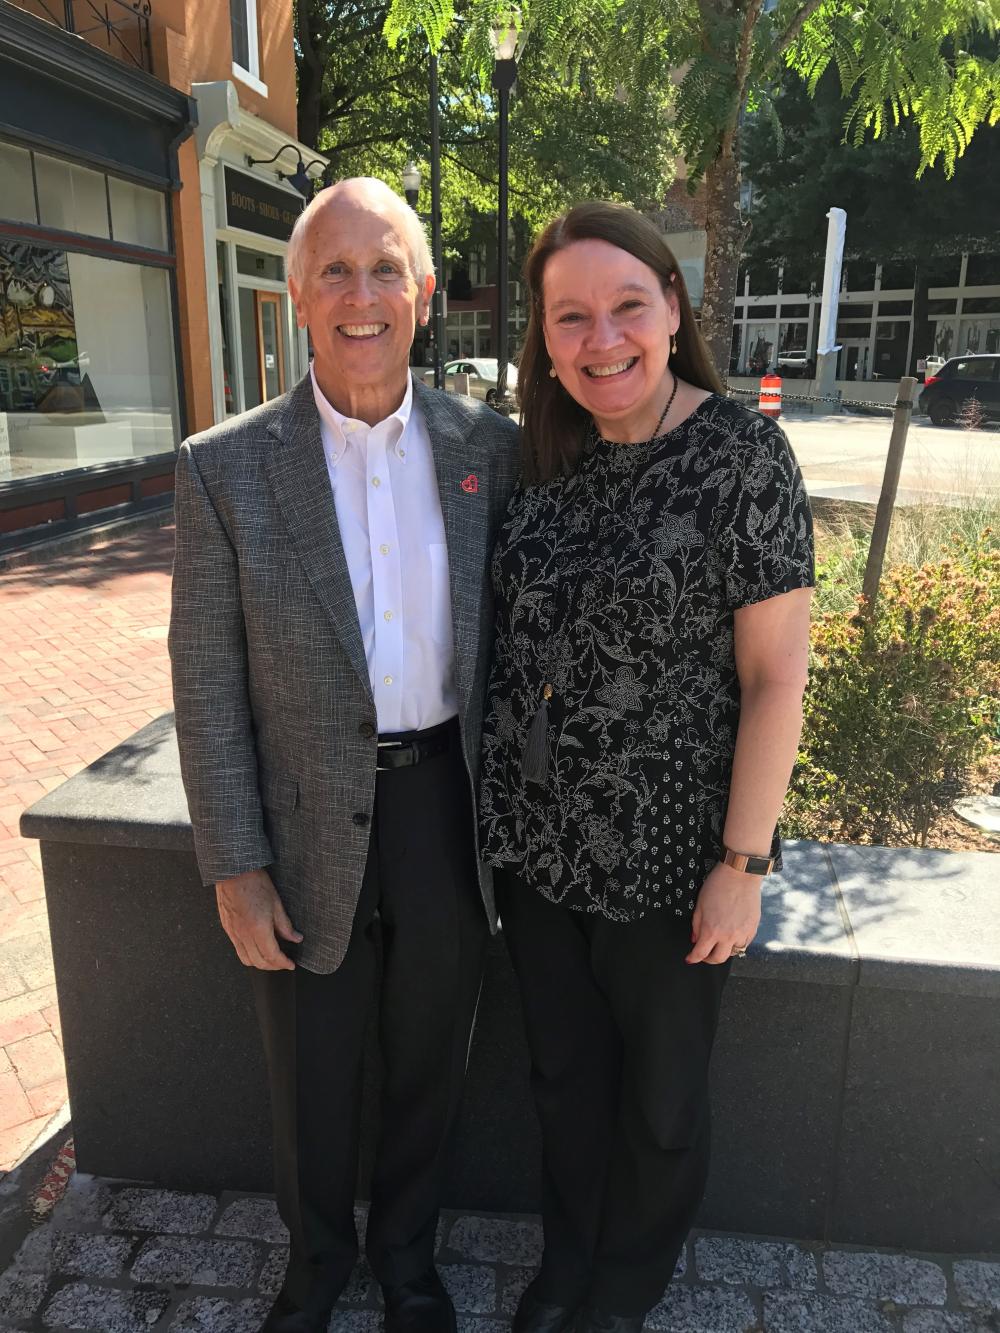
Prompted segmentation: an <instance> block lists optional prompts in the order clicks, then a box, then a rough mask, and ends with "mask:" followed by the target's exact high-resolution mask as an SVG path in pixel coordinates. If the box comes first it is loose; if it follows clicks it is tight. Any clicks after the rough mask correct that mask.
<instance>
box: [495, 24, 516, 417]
mask: <svg viewBox="0 0 1000 1333" xmlns="http://www.w3.org/2000/svg"><path fill="white" fill-rule="evenodd" d="M490 46H491V47H492V49H493V78H492V84H493V87H494V88H495V89H496V91H497V92H498V93H499V94H500V97H499V101H498V110H499V113H500V120H499V146H498V147H499V154H500V162H499V171H498V189H497V324H498V325H499V328H498V329H497V387H496V401H495V403H494V406H495V407H496V409H497V411H498V412H501V413H502V414H503V415H504V416H505V417H507V416H510V414H511V411H512V410H513V407H514V404H513V403H512V402H511V400H510V398H509V397H508V394H507V365H508V363H509V361H510V335H509V330H508V324H509V319H510V314H509V310H508V304H509V297H510V282H509V281H508V275H507V267H508V256H507V231H508V222H509V219H508V202H507V156H508V135H507V122H508V116H509V114H510V90H511V89H512V88H513V86H514V80H515V79H516V78H517V62H518V58H519V57H520V54H521V51H522V49H523V46H524V34H523V33H522V32H521V11H520V10H519V9H518V8H517V7H516V6H515V7H514V8H513V9H511V10H509V11H508V12H507V13H506V14H505V15H502V16H498V18H497V21H496V22H495V23H494V24H493V26H492V27H491V29H490Z"/></svg>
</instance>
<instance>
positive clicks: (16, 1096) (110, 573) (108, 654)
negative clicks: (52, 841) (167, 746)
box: [0, 528, 173, 1172]
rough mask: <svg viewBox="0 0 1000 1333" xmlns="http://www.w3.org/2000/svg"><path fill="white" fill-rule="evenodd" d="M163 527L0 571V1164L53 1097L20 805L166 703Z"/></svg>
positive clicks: (45, 974) (46, 976)
mask: <svg viewBox="0 0 1000 1333" xmlns="http://www.w3.org/2000/svg"><path fill="white" fill-rule="evenodd" d="M172 556H173V529H172V528H169V529H165V528H146V529H142V530H140V531H139V532H137V533H134V534H132V535H130V536H127V537H121V538H118V539H117V540H115V541H114V542H110V543H108V544H107V545H105V546H101V547H98V548H96V549H92V550H88V551H77V552H73V553H68V554H62V555H58V556H55V557H50V558H48V559H44V558H40V559H39V560H38V561H37V562H36V563H33V564H30V565H24V566H18V567H16V568H14V569H8V570H2V571H0V1172H3V1171H5V1170H9V1169H10V1168H11V1167H12V1166H13V1165H14V1164H15V1163H16V1162H17V1161H18V1159H19V1158H20V1157H21V1156H22V1155H23V1154H24V1152H25V1151H26V1150H27V1149H28V1148H29V1147H30V1146H31V1144H32V1143H33V1142H34V1140H35V1139H36V1138H37V1137H38V1136H39V1135H40V1134H41V1133H42V1132H43V1131H44V1130H45V1128H46V1126H47V1125H48V1123H49V1121H50V1120H51V1118H52V1116H53V1114H54V1113H56V1112H58V1111H59V1110H60V1108H61V1107H62V1105H63V1103H64V1101H65V1099H66V1082H65V1078H64V1074H63V1058H62V1050H61V1047H60V1045H59V1016H58V1012H57V1010H56V1004H55V986H54V984H53V983H54V978H53V973H52V957H51V953H50V950H49V936H48V922H47V920H46V916H45V901H44V892H43V888H42V874H41V870H40V868H39V866H40V857H39V851H38V844H37V843H35V842H30V841H27V840H25V839H22V838H21V837H20V836H19V834H18V819H19V818H20V815H21V812H22V810H24V809H25V807H26V806H28V805H30V804H31V803H32V802H33V801H35V800H36V799H37V798H38V797H39V796H41V795H43V794H44V793H45V792H47V791H50V790H51V789H52V788H53V787H56V786H58V785H59V783H61V782H63V781H64V780H65V779H66V778H67V777H71V776H72V775H73V774H74V773H77V772H79V770H80V769H81V768H84V767H85V766H86V765H87V764H89V763H92V762H93V760H95V759H97V758H98V757H99V756H100V755H102V754H103V753H104V752H105V751H106V750H108V749H109V748H110V747H111V746H113V745H114V744H115V743H116V742H118V741H120V740H123V739H124V738H125V737H126V736H129V735H131V734H132V733H133V732H134V731H136V730H137V729H138V728H139V727H142V726H144V725H145V724H146V723H147V722H149V721H150V719H152V718H154V717H158V716H159V715H160V714H161V713H162V712H163V711H164V710H165V709H167V708H169V707H170V677H169V668H168V662H167V645H166V634H167V617H168V607H169V589H170V562H171V559H172Z"/></svg>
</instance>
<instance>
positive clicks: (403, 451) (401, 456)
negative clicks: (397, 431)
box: [399, 449, 406, 458]
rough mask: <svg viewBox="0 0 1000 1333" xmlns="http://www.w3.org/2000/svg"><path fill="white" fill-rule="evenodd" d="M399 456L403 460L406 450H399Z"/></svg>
mask: <svg viewBox="0 0 1000 1333" xmlns="http://www.w3.org/2000/svg"><path fill="white" fill-rule="evenodd" d="M399 456H400V458H405V457H406V450H405V449H400V451H399Z"/></svg>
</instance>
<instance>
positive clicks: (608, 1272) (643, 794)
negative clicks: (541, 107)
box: [481, 203, 813, 1333]
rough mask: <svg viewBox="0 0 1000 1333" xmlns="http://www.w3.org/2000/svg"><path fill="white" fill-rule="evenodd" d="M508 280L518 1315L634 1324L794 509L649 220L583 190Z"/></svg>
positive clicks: (503, 757) (791, 702)
mask: <svg viewBox="0 0 1000 1333" xmlns="http://www.w3.org/2000/svg"><path fill="white" fill-rule="evenodd" d="M526 277H527V283H528V287H529V289H530V293H531V303H532V304H531V316H530V322H529V326H528V332H527V339H526V342H525V348H524V353H523V356H522V359H521V366H520V371H519V390H520V394H521V401H522V408H523V425H524V446H525V447H524V482H523V484H522V485H521V486H520V487H519V488H518V490H517V491H516V493H515V495H514V497H513V499H512V501H511V504H510V509H509V512H508V515H507V518H506V521H505V525H504V527H503V529H502V531H501V534H500V538H499V542H498V544H497V547H496V551H495V554H494V558H493V579H494V586H495V591H496V603H497V636H496V659H495V664H494V668H493V674H492V679H491V684H490V695H489V700H488V706H487V717H486V723H485V728H484V751H483V769H482V784H481V810H482V841H483V855H484V856H485V858H486V860H487V861H488V862H490V863H491V864H492V865H494V866H495V867H497V870H498V872H500V873H498V876H497V879H498V896H499V903H500V910H501V916H502V919H503V924H504V932H505V936H506V939H507V943H508V946H509V948H510V952H511V956H512V958H513V960H514V966H515V969H516V971H517V974H518V980H519V984H520V988H521V994H522V1000H523V1004H524V1011H525V1021H526V1025H527V1033H528V1042H529V1046H530V1050H531V1059H532V1087H533V1091H534V1095H535V1101H536V1107H537V1111H538V1115H539V1118H540V1121H541V1126H542V1139H543V1148H544V1161H543V1182H542V1210H543V1220H544V1225H545V1252H544V1258H543V1261H542V1267H541V1271H540V1273H539V1274H538V1275H537V1277H536V1278H535V1279H534V1281H533V1282H532V1283H531V1285H530V1286H529V1287H528V1289H527V1291H526V1292H525V1295H524V1297H523V1298H522V1300H521V1304H520V1307H519V1309H518V1312H517V1315H516V1317H515V1322H514V1328H515V1330H517V1331H518V1333H559V1330H562V1329H567V1328H569V1327H570V1326H571V1325H572V1326H573V1328H574V1329H575V1330H576V1333H597V1330H602V1331H607V1333H612V1331H617V1333H626V1331H627V1333H632V1331H633V1330H634V1331H636V1333H637V1331H638V1330H639V1329H641V1327H642V1323H643V1316H644V1315H645V1314H646V1312H647V1311H648V1310H650V1309H651V1308H652V1307H653V1306H654V1305H655V1304H656V1303H657V1302H658V1301H659V1300H660V1298H661V1296H662V1294H663V1292H664V1289H665V1288H666V1286H667V1283H668V1282H669V1280H670V1277H671V1275H672V1273H673V1270H674V1266H675V1263H676V1261H677V1258H678V1256H679V1253H680V1250H681V1248H682V1246H683V1243H684V1239H685V1236H686V1234H687V1232H688V1229H689V1228H690V1226H691V1224H692V1221H693V1219H694V1216H695V1213H696V1212H697V1209H698V1206H699V1203H700V1201H701V1197H702V1193H703V1190H704V1184H705V1179H706V1175H707V1171H708V1092H707V1076H708V1062H709V1055H710V1052H711V1047H712V1042H713V1038H714V1035H715V1028H716V1023H717V1018H718V1013H719V1006H720V1002H721V998H722V990H723V985H724V983H725V979H726V975H727V973H728V971H729V960H730V958H731V957H732V956H733V955H734V954H737V955H742V954H743V953H744V952H745V950H746V948H747V946H748V945H749V943H750V941H751V940H752V939H753V937H754V934H755V933H756V930H757V926H758V923H759V920H760V893H761V884H762V879H763V875H764V874H766V873H767V871H768V870H769V869H771V867H772V864H773V860H774V858H776V857H777V855H778V844H777V836H776V833H775V826H776V822H777V819H778V813H779V810H780V808H781V803H782V800H783V797H784V794H785V789H786V786H787V784H788V778H789V775H790V772H791V768H792V763H793V761H794V758H795V751H796V745H797V742H798V736H799V728H800V722H801V700H802V692H803V688H804V685H805V679H806V662H807V653H808V622H809V598H810V593H809V591H808V589H809V588H810V587H811V585H812V582H813V555H812V528H811V521H810V515H809V506H808V501H807V499H806V494H805V491H804V488H803V485H802V479H801V476H800V475H799V471H798V468H797V466H796V464H795V460H794V458H793V456H792V453H791V450H790V449H789V446H788V443H787V441H786V439H785V437H784V435H783V433H782V432H781V430H780V429H779V427H778V426H777V425H776V424H775V423H774V422H773V421H770V420H768V419H767V418H765V417H762V416H759V415H758V414H757V413H755V412H751V411H748V410H747V409H745V408H743V407H741V406H739V405H738V404H736V403H735V402H733V401H732V400H731V399H729V398H726V397H724V396H723V395H722V388H721V384H720V381H719V378H718V375H717V374H716V372H715V370H714V368H713V367H712V365H711V362H710V360H709V358H708V354H707V351H706V348H705V345H704V343H703V342H702V340H701V337H700V335H699V333H698V330H697V327H696V325H695V322H694V318H693V315H692V312H691V305H690V302H689V300H688V297H687V293H686V291H685V288H684V282H683V279H682V277H681V274H680V271H679V269H678V267H677V264H676V263H675V261H674V258H673V256H672V254H671V253H670V250H669V249H668V247H667V245H666V243H665V241H664V239H663V236H662V235H661V234H660V232H659V231H658V230H657V228H656V227H655V226H654V224H653V223H652V222H650V221H649V220H648V219H646V218H644V217H642V216H641V215H640V214H638V213H636V212H634V211H633V210H632V209H629V208H625V207H622V206H619V205H615V204H604V203H589V204H582V205H579V206H577V207H576V208H573V209H571V210H570V211H569V212H568V213H566V214H564V215H563V216H562V217H560V218H558V219H557V220H556V221H555V222H553V223H552V224H550V226H549V227H547V228H546V230H545V231H544V232H543V233H542V235H541V236H540V238H539V239H538V241H537V242H536V244H535V246H534V249H533V250H532V253H531V255H530V257H529V259H528V263H527V267H526ZM748 857H749V858H750V859H749V861H748V859H747V858H748Z"/></svg>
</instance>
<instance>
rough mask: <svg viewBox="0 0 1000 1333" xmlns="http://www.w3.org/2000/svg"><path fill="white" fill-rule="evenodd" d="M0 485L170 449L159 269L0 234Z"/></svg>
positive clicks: (171, 390)
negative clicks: (0, 418)
mask: <svg viewBox="0 0 1000 1333" xmlns="http://www.w3.org/2000/svg"><path fill="white" fill-rule="evenodd" d="M0 417H2V418H3V420H2V423H0V424H2V426H3V429H2V430H0V438H2V439H3V440H4V447H3V451H2V453H0V481H9V480H17V479H18V478H23V477H37V476H44V475H45V474H47V473H52V472H62V471H65V470H66V469H68V468H75V467H85V466H88V465H91V464H95V463H112V462H121V461H125V460H129V459H135V458H144V457H148V456H149V455H152V454H162V453H170V452H172V451H173V449H174V447H175V442H176V440H177V438H178V437H179V434H180V422H179V416H178V402H177V381H176V375H175V370H174V321H173V311H172V309H171V296H170V282H169V273H168V270H167V269H166V268H159V267H154V266H152V265H148V264H141V263H131V262H122V261H120V260H116V259H108V258H106V257H104V256H103V255H94V254H84V253H78V252H76V251H68V250H65V249H60V248H56V247H53V246H51V245H43V244H36V243H34V242H32V241H27V240H24V239H21V238H12V237H3V236H0Z"/></svg>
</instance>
